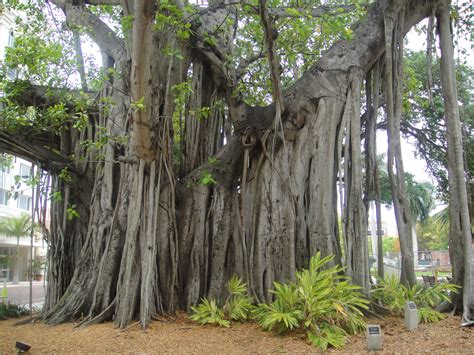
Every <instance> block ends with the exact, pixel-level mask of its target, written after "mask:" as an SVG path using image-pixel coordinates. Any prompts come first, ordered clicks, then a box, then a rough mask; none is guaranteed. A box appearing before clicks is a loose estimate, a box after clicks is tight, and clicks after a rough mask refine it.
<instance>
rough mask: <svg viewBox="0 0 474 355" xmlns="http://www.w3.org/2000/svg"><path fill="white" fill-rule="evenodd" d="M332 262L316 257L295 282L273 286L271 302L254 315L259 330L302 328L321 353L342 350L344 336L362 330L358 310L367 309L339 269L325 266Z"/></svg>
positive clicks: (356, 288)
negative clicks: (340, 348) (260, 327)
mask: <svg viewBox="0 0 474 355" xmlns="http://www.w3.org/2000/svg"><path fill="white" fill-rule="evenodd" d="M332 259H333V257H332V256H330V257H325V258H321V255H320V254H319V253H318V254H316V256H314V257H312V258H311V260H310V267H309V269H308V270H302V271H299V272H297V273H296V280H295V282H289V283H287V284H280V283H278V282H275V283H274V287H275V288H274V290H273V291H272V292H273V293H274V295H275V301H274V302H272V303H271V304H268V305H266V304H261V305H259V306H258V307H257V309H256V311H255V318H256V319H257V321H258V323H259V324H260V325H261V326H262V328H264V329H266V330H272V329H274V328H277V330H278V331H279V332H284V331H287V330H292V329H295V328H303V329H304V330H305V331H306V333H307V337H308V340H309V341H310V342H311V343H313V344H314V345H315V346H317V347H319V348H321V349H323V350H326V349H327V348H328V347H329V346H333V347H342V346H343V345H344V344H345V342H346V338H347V335H348V334H354V333H357V332H359V331H361V330H363V329H365V323H364V321H363V314H362V312H361V309H366V308H367V304H368V301H367V300H366V299H365V298H364V296H363V295H362V294H361V293H360V292H359V289H360V287H358V286H355V285H351V284H350V283H349V280H348V278H347V277H345V276H342V275H341V274H342V271H343V268H341V267H340V266H333V267H329V266H328V265H327V264H328V263H329V262H330V261H331V260H332Z"/></svg>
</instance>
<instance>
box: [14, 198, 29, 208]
mask: <svg viewBox="0 0 474 355" xmlns="http://www.w3.org/2000/svg"><path fill="white" fill-rule="evenodd" d="M17 204H18V205H17V206H18V208H19V209H21V210H29V209H30V207H31V197H28V196H25V195H20V196H18V200H17Z"/></svg>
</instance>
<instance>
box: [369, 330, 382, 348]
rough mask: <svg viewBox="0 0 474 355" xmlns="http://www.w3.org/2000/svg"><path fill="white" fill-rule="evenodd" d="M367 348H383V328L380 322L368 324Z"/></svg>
mask: <svg viewBox="0 0 474 355" xmlns="http://www.w3.org/2000/svg"><path fill="white" fill-rule="evenodd" d="M367 350H369V351H375V350H382V330H381V329H380V325H378V324H368V325H367Z"/></svg>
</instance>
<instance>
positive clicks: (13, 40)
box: [8, 31, 15, 47]
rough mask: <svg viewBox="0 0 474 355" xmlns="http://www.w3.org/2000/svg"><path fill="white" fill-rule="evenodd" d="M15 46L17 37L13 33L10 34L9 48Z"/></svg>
mask: <svg viewBox="0 0 474 355" xmlns="http://www.w3.org/2000/svg"><path fill="white" fill-rule="evenodd" d="M13 44H15V36H14V35H13V31H10V32H8V47H13Z"/></svg>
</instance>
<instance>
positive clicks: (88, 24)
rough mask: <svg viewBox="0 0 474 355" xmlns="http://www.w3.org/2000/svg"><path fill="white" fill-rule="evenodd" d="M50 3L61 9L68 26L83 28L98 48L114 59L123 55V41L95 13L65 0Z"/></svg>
mask: <svg viewBox="0 0 474 355" xmlns="http://www.w3.org/2000/svg"><path fill="white" fill-rule="evenodd" d="M52 3H53V4H55V5H56V6H57V7H59V8H60V9H62V10H63V12H64V14H65V15H66V23H67V25H68V26H69V27H71V28H73V27H81V28H84V29H85V30H86V32H87V33H88V34H89V36H90V37H91V38H92V39H93V41H94V42H95V43H96V44H97V45H98V46H99V47H100V49H101V50H103V51H104V52H106V53H107V54H108V55H109V56H110V57H112V58H113V59H114V60H115V61H118V60H119V59H120V58H122V57H123V56H124V55H125V53H126V50H125V43H124V41H123V40H122V39H121V38H119V37H118V36H117V35H116V34H115V33H114V31H112V29H111V28H110V27H109V26H107V24H105V22H103V21H102V20H101V19H100V18H99V17H98V16H97V15H94V14H93V13H91V12H90V11H89V10H88V9H87V8H85V7H83V6H74V5H72V4H71V3H69V2H67V1H66V0H52Z"/></svg>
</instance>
